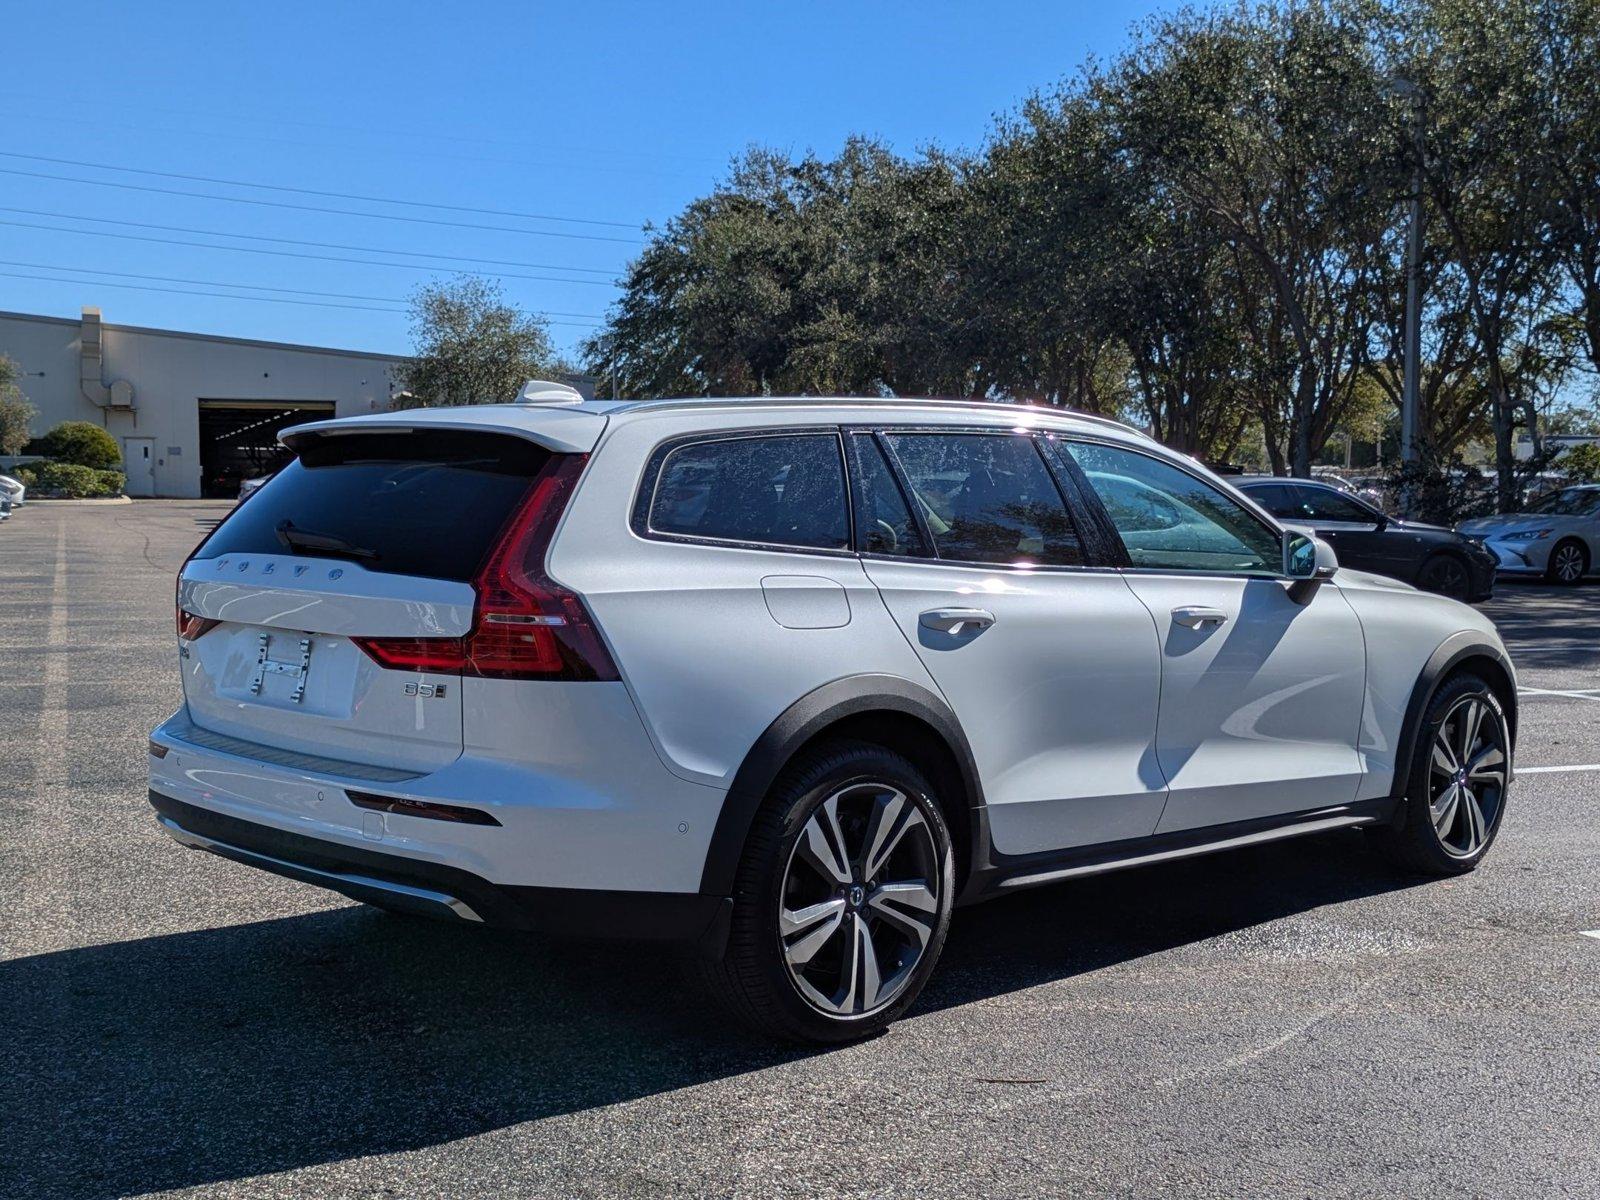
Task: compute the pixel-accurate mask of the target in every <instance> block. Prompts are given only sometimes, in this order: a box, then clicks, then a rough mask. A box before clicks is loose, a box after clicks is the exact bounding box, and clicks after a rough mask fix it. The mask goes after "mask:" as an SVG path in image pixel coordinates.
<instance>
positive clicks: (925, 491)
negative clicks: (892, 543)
mask: <svg viewBox="0 0 1600 1200" xmlns="http://www.w3.org/2000/svg"><path fill="white" fill-rule="evenodd" d="M886 436H887V440H888V442H889V445H890V448H891V449H892V450H893V452H894V455H895V458H896V459H897V460H898V461H899V464H900V467H901V469H902V471H904V473H905V476H906V480H907V482H908V483H909V484H910V486H911V502H912V504H913V505H914V506H915V507H916V508H917V509H918V510H919V512H920V515H921V517H922V520H923V523H924V524H925V525H926V527H927V529H928V532H929V534H930V535H931V536H932V538H933V545H934V550H935V552H936V553H937V554H938V556H939V557H940V558H942V559H953V560H956V561H960V562H981V563H1007V564H1011V565H1015V566H1029V565H1046V566H1076V565H1078V564H1080V563H1082V562H1083V547H1082V544H1081V542H1080V541H1079V539H1078V531H1077V529H1076V528H1075V527H1074V525H1073V523H1072V517H1071V516H1070V515H1069V514H1068V512H1067V506H1066V503H1065V501H1063V500H1062V498H1061V493H1060V491H1059V490H1058V489H1057V488H1056V485H1055V480H1053V479H1052V478H1051V477H1050V472H1049V470H1048V469H1046V467H1045V465H1044V460H1043V459H1042V458H1040V457H1039V451H1038V448H1037V447H1036V446H1035V445H1034V443H1033V439H1032V438H1031V437H1027V436H1023V435H1018V434H978V433H957V434H934V433H892V434H888V435H886Z"/></svg>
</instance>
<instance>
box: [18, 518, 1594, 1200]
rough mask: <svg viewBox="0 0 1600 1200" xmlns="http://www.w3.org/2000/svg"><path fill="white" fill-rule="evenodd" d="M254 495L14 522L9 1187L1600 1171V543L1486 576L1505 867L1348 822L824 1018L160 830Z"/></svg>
mask: <svg viewBox="0 0 1600 1200" xmlns="http://www.w3.org/2000/svg"><path fill="white" fill-rule="evenodd" d="M226 508H227V506H226V505H225V504H223V505H219V504H216V503H204V502H183V501H171V502H159V501H157V502H145V503H139V504H134V505H123V506H111V507H94V506H54V507H53V506H50V505H47V504H44V503H36V504H34V505H32V506H29V507H28V508H26V509H24V510H22V511H20V512H19V513H18V515H17V517H16V518H15V519H13V520H12V521H11V522H10V523H9V524H8V525H7V526H6V527H5V528H3V529H0V820H3V825H0V830H3V832H0V1197H41V1198H42V1197H85V1198H98V1197H113V1196H126V1195H145V1194H149V1193H167V1192H171V1193H191V1192H192V1193H194V1194H205V1195H226V1196H252V1197H266V1196H291V1195H292V1196H303V1195H304V1196H352V1197H354V1196H361V1197H366V1196H403V1197H416V1196H431V1195H441V1196H443V1195H451V1196H458V1195H459V1196H576V1195H615V1194H625V1195H634V1194H638V1195H673V1194H683V1195H691V1196H703V1195H750V1196H764V1195H793V1196H818V1195H848V1196H919V1197H920V1196H973V1195H996V1194H1005V1195H1041V1196H1060V1195H1065V1194H1094V1195H1098V1194H1113V1195H1116V1194H1125V1195H1139V1196H1147V1195H1154V1194H1170V1195H1185V1196H1189V1195H1197V1194H1201V1195H1244V1194H1250V1195H1285V1196H1287V1195H1296V1196H1300V1195H1318V1196H1332V1195H1377V1194H1382V1195H1429V1196H1445V1195H1462V1196H1466V1195H1474V1196H1482V1195H1494V1196H1529V1195H1554V1194H1562V1195H1600V937H1593V936H1586V935H1585V934H1584V932H1583V931H1586V930H1593V931H1600V767H1597V766H1596V764H1600V584H1596V583H1591V584H1590V585H1589V586H1586V587H1583V588H1579V589H1576V590H1570V591H1567V590H1560V589H1554V588H1547V587H1544V586H1542V585H1507V584H1502V586H1501V588H1500V590H1499V594H1498V596H1497V598H1496V599H1495V600H1494V601H1493V602H1492V603H1491V604H1490V605H1489V611H1490V612H1491V614H1492V615H1493V616H1494V617H1495V619H1496V620H1497V621H1499V622H1500V623H1501V628H1502V630H1503V632H1504V633H1505V635H1506V637H1507V640H1508V642H1509V644H1510V645H1511V649H1512V654H1513V657H1514V658H1515V660H1516V662H1517V664H1518V667H1519V670H1520V672H1521V680H1520V682H1521V685H1522V687H1523V689H1524V690H1525V695H1524V696H1523V699H1522V711H1523V721H1522V733H1521V738H1520V742H1519V746H1518V755H1517V764H1518V767H1519V769H1520V770H1521V771H1522V775H1521V778H1520V779H1519V781H1518V783H1517V785H1516V787H1515V789H1514V791H1513V794H1512V797H1511V806H1510V808H1509V809H1508V815H1507V818H1506V822H1507V823H1506V826H1505V828H1504V830H1503V832H1502V834H1501V836H1500V839H1499V841H1498V843H1497V845H1496V846H1495V848H1494V850H1493V852H1492V853H1491V855H1490V857H1489V859H1488V861H1487V863H1486V864H1485V866H1484V867H1483V868H1482V869H1481V870H1480V871H1478V872H1477V873H1476V874H1474V875H1472V876H1469V877H1467V878H1464V879H1461V880H1456V881H1451V882H1432V883H1418V882H1416V881H1414V880H1408V879H1403V878H1399V877H1397V876H1395V875H1394V874H1393V873H1391V872H1390V871H1389V870H1388V869H1387V868H1386V867H1384V866H1383V865H1382V864H1381V862H1380V861H1379V860H1377V859H1376V858H1374V857H1371V856H1369V854H1368V853H1367V851H1366V849H1365V848H1364V846H1363V839H1362V837H1361V836H1360V835H1359V834H1355V833H1346V834H1341V835H1338V836H1326V837H1319V838H1312V839H1305V840H1301V841H1297V842H1291V843H1288V844H1287V845H1286V846H1283V847H1277V848H1270V847H1269V848H1262V849H1257V850H1248V851H1238V852H1234V853H1231V854H1228V855H1223V856H1217V857H1213V858H1209V859H1203V860H1197V861H1195V862H1192V863H1189V864H1184V865H1180V866H1176V867H1165V868H1152V869H1146V870H1141V871H1136V872H1129V873H1125V874H1121V875H1114V876H1108V877H1104V878H1101V879H1092V880H1086V881H1080V882H1076V883H1072V884H1068V885H1063V886H1059V887H1056V888H1054V889H1051V890H1046V891H1039V892H1034V893H1030V894H1026V895H1020V896H1016V897H1013V898H1010V899H1006V900H1002V901H997V902H995V903H992V904H990V905H987V906H984V907H981V908H977V909H970V910H965V911H963V912H961V913H958V914H957V917H956V920H955V923H954V926H953V929H952V932H951V936H950V941H949V945H948V947H947V950H946V952H945V958H944V961H943V963H942V965H941V967H940V970H939V972H938V973H937V974H936V975H935V977H934V980H933V982H932V983H931V984H930V985H929V988H928V990H927V991H926V993H925V994H924V996H923V998H922V1000H921V1001H920V1002H919V1004H918V1005H917V1007H916V1008H915V1009H913V1010H912V1013H911V1015H910V1017H909V1018H908V1019H906V1020H904V1021H902V1022H901V1023H900V1024H898V1025H897V1026H895V1027H894V1028H893V1029H892V1030H891V1031H890V1032H889V1033H888V1034H887V1035H885V1036H884V1037H882V1038H879V1039H877V1040H875V1041H872V1042H869V1043H867V1044H864V1045H859V1046H854V1047H849V1048H845V1049H839V1050H832V1051H826V1052H814V1051H806V1050H802V1049H795V1048H787V1047H783V1048H775V1047H773V1046H771V1045H769V1044H766V1043H763V1042H761V1041H760V1040H758V1039H755V1038H752V1037H747V1036H745V1035H744V1034H742V1033H741V1032H739V1031H738V1030H735V1029H730V1028H728V1027H727V1025H726V1024H725V1023H724V1022H723V1021H722V1020H721V1019H720V1018H719V1017H717V1016H715V1015H713V1014H711V1013H709V1012H708V1011H707V1010H706V1008H705V1007H704V1006H703V1004H702V1002H701V1000H700V998H699V996H698V994H697V993H696V991H695V990H694V988H693V987H692V986H690V984H689V983H688V982H687V980H686V978H685V977H684V974H683V973H682V972H681V970H680V968H679V966H678V964H677V963H676V962H675V960H673V959H672V958H671V957H670V956H668V955H665V954H663V953H661V952H657V951H652V950H641V949H639V948H637V947H632V946H619V945H570V944H562V943H558V942H554V941H546V940H543V939H538V938H533V937H529V936H521V935H512V934H502V933H495V932H485V931H471V930H461V929H458V928H455V927H449V926H443V925H433V924H429V923H425V922H418V921H409V920H403V919H396V918H393V917H389V916H385V915H383V914H380V913H378V912H376V911H375V910H372V909H368V908H363V907H361V906H359V905H354V904H350V903H347V902H345V901H343V900H342V899H340V898H338V897H336V896H333V895H332V894H330V893H325V892H321V891H318V890H315V889H312V888H309V887H304V886H301V885H298V884H295V883H292V882H290V881H287V880H282V879H278V878H276V877H272V876H268V875H264V874H261V873H258V872H254V871H251V870H249V869H247V868H244V867H240V866H236V865H233V864H231V863H228V862H225V861H222V860H220V859H212V858H209V857H207V856H203V855H200V854H196V853H193V852H190V851H186V850H183V849H181V848H179V847H178V846H176V845H175V844H173V843H171V842H170V841H169V840H168V839H167V838H166V837H165V836H164V835H162V834H161V833H159V832H158V830H157V828H156V826H155V823H154V821H153V819H152V817H151V814H150V810H149V807H148V805H147V803H146V800H145V782H144V781H145V753H144V746H145V735H146V733H147V731H148V730H149V729H150V728H151V727H152V726H153V725H155V724H156V723H157V722H158V721H160V720H161V719H162V718H163V717H165V716H166V715H167V714H168V713H169V712H170V711H171V710H172V709H173V708H175V707H176V705H177V703H178V700H179V684H178V677H177V672H176V671H175V670H174V662H175V651H174V647H173V637H172V621H173V611H172V596H173V582H172V581H173V576H174V574H175V573H176V571H177V569H178V566H179V564H180V563H181V561H182V560H183V558H184V556H185V554H186V553H187V552H188V550H189V549H190V548H191V547H192V545H193V544H194V542H195V541H196V540H197V539H198V538H199V536H200V535H201V534H202V533H203V532H204V530H205V529H207V528H208V527H209V526H210V524H211V523H212V522H214V521H215V520H217V519H218V518H219V517H220V516H221V515H222V514H223V513H224V512H225V511H226ZM1569 766H1580V767H1583V766H1588V767H1589V768H1590V769H1588V770H1575V771H1567V770H1556V769H1553V768H1564V767H1569ZM1529 768H1541V769H1537V770H1531V771H1530V770H1529ZM1542 768H1552V769H1549V770H1544V769H1542Z"/></svg>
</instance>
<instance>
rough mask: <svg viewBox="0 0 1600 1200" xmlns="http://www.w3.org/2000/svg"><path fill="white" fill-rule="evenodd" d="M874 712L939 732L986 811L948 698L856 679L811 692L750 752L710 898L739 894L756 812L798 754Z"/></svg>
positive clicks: (709, 883) (722, 833)
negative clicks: (738, 878)
mask: <svg viewBox="0 0 1600 1200" xmlns="http://www.w3.org/2000/svg"><path fill="white" fill-rule="evenodd" d="M866 712H892V713H903V714H905V715H907V716H911V717H916V718H917V719H919V720H920V721H922V722H923V723H924V724H926V725H928V726H929V727H931V728H932V729H933V731H934V732H935V733H936V734H938V735H939V736H940V737H941V738H943V739H944V741H945V744H946V745H947V746H948V747H949V749H950V751H951V753H952V754H953V755H954V756H955V760H956V765H957V767H958V768H959V770H960V772H961V776H962V782H963V783H964V784H965V786H966V793H967V796H968V798H969V799H970V800H971V803H972V807H973V808H974V809H977V808H981V807H982V805H983V790H982V785H981V784H980V782H979V779H978V767H977V763H976V762H975V761H974V759H973V757H972V747H971V746H970V745H969V744H968V743H967V736H966V734H965V733H963V732H962V729H961V722H960V721H958V720H957V719H956V715H955V713H954V712H952V711H951V709H950V706H949V705H948V704H946V703H945V702H944V700H943V698H942V697H940V696H938V695H936V694H935V693H933V692H931V691H929V690H928V689H927V688H925V687H923V686H921V685H920V684H916V683H912V682H911V681H910V680H909V679H902V678H900V677H899V676H898V675H848V676H846V677H845V678H843V679H835V680H834V681H833V682H832V683H825V684H823V685H822V686H821V687H819V688H816V689H815V690H813V691H810V692H807V693H806V694H805V695H804V696H802V697H800V699H798V700H796V701H795V702H794V703H793V704H791V705H790V706H789V707H788V708H786V709H784V711H783V712H782V713H780V714H779V715H778V717H777V718H776V719H775V720H774V721H773V722H772V724H770V725H768V726H767V728H766V730H765V731H764V732H763V733H762V734H761V736H760V737H758V738H757V739H756V740H755V744H754V745H752V746H751V747H750V749H749V751H747V752H746V754H745V756H744V761H743V762H742V763H741V764H740V765H739V769H738V770H737V771H736V772H735V773H734V776H733V783H732V784H731V785H730V786H729V788H728V794H727V797H726V798H725V799H724V800H723V802H722V811H721V813H719V814H718V816H717V824H716V828H715V829H714V830H713V831H712V834H711V845H710V846H709V848H708V849H707V850H706V863H705V867H704V869H703V870H702V872H701V875H700V891H701V892H702V893H704V894H707V895H715V896H729V895H732V894H733V880H734V875H735V873H736V872H737V871H738V868H739V858H740V856H741V855H742V854H743V852H744V843H745V838H746V836H748V834H749V832H750V824H751V822H752V821H753V820H754V819H755V815H756V810H757V809H759V808H760V807H761V803H762V801H763V800H765V799H766V797H767V793H768V792H769V791H770V790H771V789H772V784H773V782H774V781H775V780H776V779H777V777H778V774H779V773H780V772H781V771H782V770H783V768H784V766H785V764H787V763H788V761H789V760H790V759H791V758H792V757H794V754H795V752H796V751H797V750H799V749H800V747H802V746H804V745H805V744H806V743H807V742H808V741H810V740H811V739H812V738H813V737H815V736H816V735H817V734H818V733H820V732H822V730H824V729H826V728H827V727H828V726H829V725H832V724H833V723H834V722H835V721H838V720H840V719H842V718H844V717H851V716H856V715H857V714H860V713H866Z"/></svg>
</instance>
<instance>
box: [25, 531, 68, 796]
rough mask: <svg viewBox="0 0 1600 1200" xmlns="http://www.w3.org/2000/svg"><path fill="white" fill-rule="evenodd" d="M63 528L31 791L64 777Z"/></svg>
mask: <svg viewBox="0 0 1600 1200" xmlns="http://www.w3.org/2000/svg"><path fill="white" fill-rule="evenodd" d="M66 648H67V527H66V525H65V524H64V523H63V524H62V525H61V526H60V528H59V529H58V530H57V532H56V562H55V575H54V578H53V579H52V580H51V584H50V616H49V618H48V619H47V621H46V624H45V638H44V651H45V655H44V670H43V672H42V673H41V676H42V677H41V680H40V682H41V683H42V684H43V691H44V695H43V696H42V697H41V698H40V701H39V738H38V741H37V743H36V744H35V747H34V755H35V757H34V760H33V781H34V791H35V793H37V792H38V790H39V788H40V786H41V785H42V784H43V783H44V781H45V780H48V779H59V778H61V777H62V776H63V775H65V774H66V769H67V756H68V750H69V747H68V745H67V655H66Z"/></svg>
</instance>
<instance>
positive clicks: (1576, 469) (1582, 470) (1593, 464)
mask: <svg viewBox="0 0 1600 1200" xmlns="http://www.w3.org/2000/svg"><path fill="white" fill-rule="evenodd" d="M1556 465H1557V466H1558V467H1560V468H1561V470H1563V471H1565V472H1566V473H1567V474H1568V475H1569V476H1570V477H1571V478H1572V479H1574V480H1576V481H1577V482H1579V483H1600V446H1597V445H1595V444H1594V443H1593V442H1584V443H1581V444H1579V445H1576V446H1574V447H1572V449H1570V450H1568V451H1567V452H1566V453H1565V454H1563V455H1562V456H1561V457H1560V458H1558V459H1557V460H1556Z"/></svg>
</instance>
